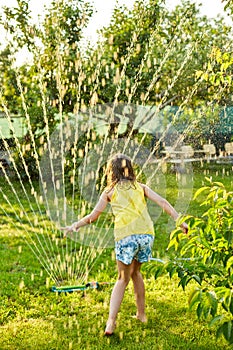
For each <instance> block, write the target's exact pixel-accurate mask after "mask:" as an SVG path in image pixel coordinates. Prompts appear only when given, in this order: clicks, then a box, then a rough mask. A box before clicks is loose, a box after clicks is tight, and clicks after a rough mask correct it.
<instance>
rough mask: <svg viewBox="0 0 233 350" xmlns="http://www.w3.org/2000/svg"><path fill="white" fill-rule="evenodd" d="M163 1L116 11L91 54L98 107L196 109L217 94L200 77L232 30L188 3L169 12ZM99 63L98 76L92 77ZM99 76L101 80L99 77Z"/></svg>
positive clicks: (225, 42) (224, 45) (138, 3)
mask: <svg viewBox="0 0 233 350" xmlns="http://www.w3.org/2000/svg"><path fill="white" fill-rule="evenodd" d="M164 3H165V2H164V1H163V0H160V1H157V0H156V1H155V0H149V1H146V2H145V1H140V0H138V1H136V2H135V5H134V8H133V9H127V8H126V7H124V6H122V7H117V8H116V9H115V11H114V13H113V17H112V20H111V23H110V25H109V26H108V27H106V28H104V29H103V30H102V31H101V34H102V36H103V40H104V41H103V42H100V43H99V46H98V48H97V50H96V51H94V52H93V54H92V55H91V61H92V62H93V64H92V66H93V69H92V70H91V73H90V83H91V84H93V83H94V79H97V78H98V81H99V84H98V87H97V90H96V93H97V95H98V101H99V102H101V103H102V102H104V103H106V102H113V101H114V99H117V100H118V101H124V102H128V101H130V102H134V103H142V104H145V103H149V104H156V105H160V106H161V108H162V107H163V106H164V105H166V104H169V105H170V104H175V105H182V104H183V103H184V102H185V103H187V104H188V105H189V107H190V106H196V105H198V104H199V103H200V101H209V100H210V99H212V97H213V95H214V92H213V91H212V90H211V89H208V86H207V84H205V82H203V81H202V80H201V79H199V78H200V77H198V76H197V75H196V72H197V71H199V70H203V71H206V70H208V67H207V61H208V58H209V56H210V54H211V51H212V49H213V47H226V45H227V43H229V37H228V34H229V32H230V28H229V27H227V26H226V25H225V24H224V22H223V20H222V19H216V20H213V21H211V20H209V19H208V18H207V17H206V16H201V15H200V11H199V9H198V7H197V6H196V5H195V4H192V3H191V2H189V1H183V3H182V5H180V6H177V7H176V8H175V10H173V11H171V12H169V11H168V10H167V9H166V7H165V5H164ZM98 61H101V62H102V63H101V64H100V65H99V66H100V68H99V74H97V75H96V74H93V72H94V67H96V64H97V62H98ZM96 77H97V78H96Z"/></svg>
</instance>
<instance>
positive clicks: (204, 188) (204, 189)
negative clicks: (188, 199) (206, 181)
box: [193, 186, 210, 200]
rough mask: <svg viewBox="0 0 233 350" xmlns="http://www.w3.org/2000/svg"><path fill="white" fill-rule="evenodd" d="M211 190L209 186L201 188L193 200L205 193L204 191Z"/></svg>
mask: <svg viewBox="0 0 233 350" xmlns="http://www.w3.org/2000/svg"><path fill="white" fill-rule="evenodd" d="M209 189H210V187H209V186H204V187H201V188H199V189H198V190H197V191H196V192H195V194H194V196H193V199H194V200H195V199H196V198H197V197H198V196H199V195H200V194H201V193H202V192H204V191H206V190H209Z"/></svg>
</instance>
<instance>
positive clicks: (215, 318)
mask: <svg viewBox="0 0 233 350" xmlns="http://www.w3.org/2000/svg"><path fill="white" fill-rule="evenodd" d="M223 318H224V315H217V316H215V317H214V318H212V320H211V321H210V322H209V326H210V327H212V326H213V325H215V323H216V322H218V321H221V320H222V319H223Z"/></svg>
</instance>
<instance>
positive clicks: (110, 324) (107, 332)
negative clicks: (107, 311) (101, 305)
mask: <svg viewBox="0 0 233 350" xmlns="http://www.w3.org/2000/svg"><path fill="white" fill-rule="evenodd" d="M115 328H116V322H114V321H108V322H107V324H106V328H105V332H104V334H105V335H112V334H113V332H114V330H115Z"/></svg>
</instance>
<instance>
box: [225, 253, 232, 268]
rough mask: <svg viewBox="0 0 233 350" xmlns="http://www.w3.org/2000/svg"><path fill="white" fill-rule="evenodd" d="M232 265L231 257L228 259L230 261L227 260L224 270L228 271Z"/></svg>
mask: <svg viewBox="0 0 233 350" xmlns="http://www.w3.org/2000/svg"><path fill="white" fill-rule="evenodd" d="M232 265H233V256H231V257H230V259H228V260H227V265H226V269H227V270H229V269H230V268H231V267H232Z"/></svg>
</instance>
